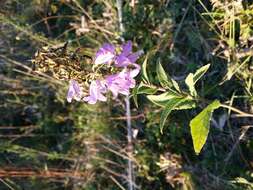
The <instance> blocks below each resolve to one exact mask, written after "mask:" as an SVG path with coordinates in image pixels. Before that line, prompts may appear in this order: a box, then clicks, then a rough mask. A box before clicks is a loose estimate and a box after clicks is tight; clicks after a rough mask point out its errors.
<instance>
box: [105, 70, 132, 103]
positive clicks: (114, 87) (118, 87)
mask: <svg viewBox="0 0 253 190" xmlns="http://www.w3.org/2000/svg"><path fill="white" fill-rule="evenodd" d="M134 76H135V73H131V72H130V71H127V70H126V69H124V70H123V71H121V72H120V73H118V74H114V75H110V76H108V77H107V78H106V85H107V88H108V90H110V91H111V92H112V94H113V97H114V98H117V96H118V94H123V95H128V94H129V89H130V88H134V87H135V80H134V79H133V77H134Z"/></svg>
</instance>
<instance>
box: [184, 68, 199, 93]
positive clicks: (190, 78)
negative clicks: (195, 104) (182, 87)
mask: <svg viewBox="0 0 253 190" xmlns="http://www.w3.org/2000/svg"><path fill="white" fill-rule="evenodd" d="M193 77H194V75H193V74H192V73H190V74H189V75H188V76H187V77H186V79H185V84H186V85H187V86H188V89H189V91H190V94H191V95H192V96H194V97H195V96H197V91H196V89H195V86H194V79H193Z"/></svg>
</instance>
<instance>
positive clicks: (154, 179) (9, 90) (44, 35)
mask: <svg viewBox="0 0 253 190" xmlns="http://www.w3.org/2000/svg"><path fill="white" fill-rule="evenodd" d="M123 23H124V25H125V29H126V31H125V33H124V34H122V35H123V36H124V38H125V39H126V40H132V41H133V42H134V44H135V49H143V50H144V52H145V55H149V57H148V72H149V74H150V75H151V76H153V77H152V79H151V80H152V82H153V83H154V84H156V83H158V81H157V78H156V77H155V74H154V70H155V69H154V68H155V66H156V64H157V60H158V59H159V60H161V63H162V65H163V67H164V68H165V70H166V72H167V73H169V74H170V76H172V78H173V79H175V80H176V81H177V82H178V83H181V82H182V81H184V79H185V77H186V75H187V74H188V73H189V72H193V71H195V70H196V69H197V68H199V67H201V66H203V65H205V64H208V63H211V68H210V69H209V71H208V73H207V74H206V75H205V77H204V78H203V79H202V80H201V82H200V83H198V86H197V90H198V93H199V94H200V96H201V97H204V98H207V99H215V98H218V99H220V100H221V101H223V102H226V103H228V104H230V105H233V106H235V107H237V108H238V109H240V110H243V111H245V112H249V113H253V83H252V82H253V81H252V79H253V59H252V55H253V49H252V45H253V2H252V1H251V0H245V1H242V0H234V1H230V0H161V1H155V0H154V1H150V0H131V1H124V2H123ZM118 28H119V27H118V16H117V7H116V1H115V0H31V1H27V0H1V1H0V78H1V80H0V89H1V91H0V115H1V116H0V190H7V189H11V190H13V189H15V190H34V189H41V190H47V189H48V190H56V189H57V190H58V189H59V190H60V189H61V190H63V189H67V190H70V189H71V190H72V189H73V190H81V189H83V190H84V189H85V190H95V189H96V190H100V189H101V190H105V189H108V190H112V189H115V190H116V189H121V190H122V189H126V187H127V182H126V181H127V177H126V160H127V159H126V158H127V153H126V144H127V141H126V128H125V125H126V124H125V117H124V115H125V112H124V102H123V99H119V100H117V101H113V100H112V101H109V102H107V103H99V104H97V105H96V106H90V105H87V104H85V103H78V102H74V103H72V104H68V103H67V102H66V98H65V97H66V91H67V82H63V81H58V80H56V79H54V78H53V77H52V76H50V75H47V74H44V75H43V74H42V75H38V74H35V73H34V72H33V70H32V63H31V59H32V58H33V56H34V54H35V52H36V51H37V50H38V49H40V48H41V47H43V46H46V45H50V46H55V45H59V44H63V43H65V42H67V41H68V42H69V48H71V49H73V50H75V49H79V50H78V51H79V53H80V54H85V55H93V54H94V53H95V52H96V50H97V49H98V47H99V46H100V45H101V44H103V43H104V42H111V43H116V44H117V43H119V42H120V35H121V34H120V33H119V32H118V31H119V29H118ZM144 57H145V56H144ZM144 57H143V58H142V59H140V61H139V63H140V64H142V62H143V60H144ZM139 79H140V78H139ZM139 81H140V80H137V82H139ZM138 103H139V107H138V108H136V107H135V105H134V104H132V106H131V107H132V110H131V111H132V116H133V119H132V124H133V127H134V128H135V129H138V131H139V133H138V135H137V138H136V139H135V140H134V158H132V159H133V161H134V163H135V168H134V174H135V178H136V179H135V181H136V188H137V189H141V190H146V189H147V190H149V189H153V190H165V189H180V190H181V189H182V190H195V189H200V190H202V189H205V190H212V189H214V190H216V189H217V190H219V189H223V190H225V189H228V190H230V189H236V190H237V189H238V190H240V189H242V190H244V189H249V190H250V189H253V172H252V169H253V138H252V137H253V129H252V127H253V121H252V119H249V118H247V117H241V116H240V115H239V116H238V115H235V114H232V113H230V112H227V110H219V111H217V112H216V113H215V114H214V118H213V120H212V122H211V123H212V127H211V131H210V134H209V137H208V141H207V144H206V145H205V147H204V149H203V150H202V152H201V154H200V155H198V156H197V155H195V154H194V151H193V146H192V140H191V136H190V130H189V121H190V119H191V118H192V117H193V116H194V115H196V114H197V113H198V112H199V111H200V110H193V111H189V110H186V111H178V112H175V113H174V112H173V113H172V114H171V115H170V116H169V118H168V120H167V122H166V126H165V129H164V134H161V133H160V129H159V119H160V113H161V109H160V108H158V107H157V106H155V105H152V104H151V103H150V102H148V100H147V99H146V98H145V96H141V95H140V96H139V97H138Z"/></svg>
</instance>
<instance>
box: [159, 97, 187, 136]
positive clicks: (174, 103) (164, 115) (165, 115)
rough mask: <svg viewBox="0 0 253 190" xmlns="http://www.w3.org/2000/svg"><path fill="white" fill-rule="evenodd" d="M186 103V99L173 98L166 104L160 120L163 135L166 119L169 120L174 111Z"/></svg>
mask: <svg viewBox="0 0 253 190" xmlns="http://www.w3.org/2000/svg"><path fill="white" fill-rule="evenodd" d="M183 101H185V99H184V98H181V99H180V98H173V99H171V100H170V101H168V103H167V104H166V107H165V109H164V110H163V112H162V115H161V119H160V131H161V133H163V127H164V124H165V121H166V119H167V118H168V116H169V114H170V113H171V111H172V110H174V109H175V108H176V107H177V106H178V105H179V104H180V103H181V102H183Z"/></svg>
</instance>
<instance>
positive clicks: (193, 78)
mask: <svg viewBox="0 0 253 190" xmlns="http://www.w3.org/2000/svg"><path fill="white" fill-rule="evenodd" d="M209 67H210V64H208V65H205V66H203V67H201V68H199V69H198V70H197V71H196V72H195V73H194V74H193V73H190V74H188V76H187V77H186V79H185V84H186V85H187V86H188V88H189V91H190V94H191V95H192V96H197V91H196V89H195V84H196V83H197V82H198V80H199V79H200V78H201V77H202V76H203V75H204V74H205V73H206V72H207V70H208V68H209Z"/></svg>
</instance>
